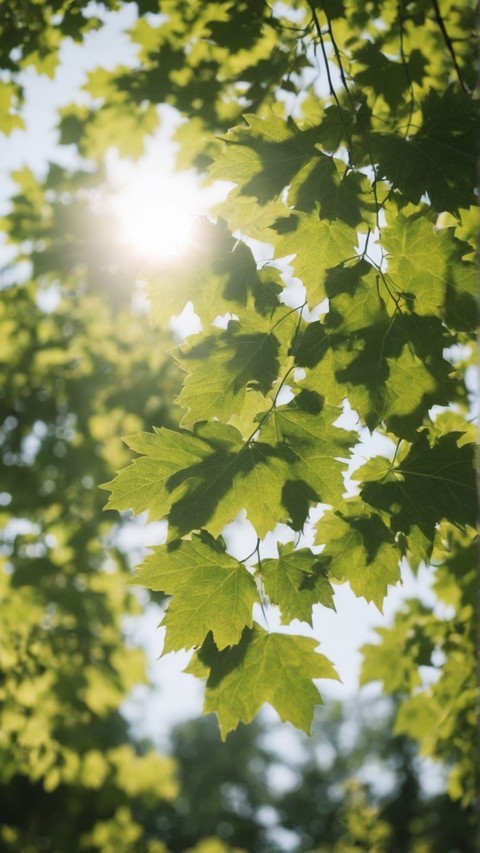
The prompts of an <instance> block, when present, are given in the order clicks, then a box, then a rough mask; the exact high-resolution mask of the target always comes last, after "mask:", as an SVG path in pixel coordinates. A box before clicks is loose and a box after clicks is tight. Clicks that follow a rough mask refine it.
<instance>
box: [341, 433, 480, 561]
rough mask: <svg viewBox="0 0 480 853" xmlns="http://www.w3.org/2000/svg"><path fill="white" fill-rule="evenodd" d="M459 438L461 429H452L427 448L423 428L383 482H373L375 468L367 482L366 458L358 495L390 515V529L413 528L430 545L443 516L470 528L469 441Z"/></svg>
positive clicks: (471, 461) (471, 466)
mask: <svg viewBox="0 0 480 853" xmlns="http://www.w3.org/2000/svg"><path fill="white" fill-rule="evenodd" d="M462 438H463V433H461V432H451V433H449V434H447V435H441V436H439V437H437V440H436V441H434V443H433V445H432V446H430V443H429V440H428V432H427V431H426V430H423V431H422V432H421V433H420V435H419V436H418V437H417V440H416V441H415V443H413V444H412V445H411V446H410V447H409V448H408V452H407V453H406V455H405V458H404V459H402V460H401V462H400V463H399V464H398V465H395V466H394V467H393V468H392V469H391V472H390V476H389V477H388V479H386V480H383V481H382V480H378V472H377V470H376V468H375V469H374V472H375V473H374V475H375V480H372V481H370V476H369V472H370V466H371V465H375V464H376V463H375V460H371V461H370V462H367V463H366V464H365V465H363V466H362V467H361V468H360V469H358V470H357V471H356V472H355V477H356V478H357V477H358V479H362V480H363V481H364V483H363V487H362V491H361V495H362V497H363V499H364V500H365V501H366V502H367V503H369V504H370V505H371V506H373V507H376V508H377V509H379V510H380V511H382V512H385V513H388V514H389V515H390V517H391V527H392V530H393V531H394V532H397V531H402V532H404V533H406V534H407V535H408V534H409V532H410V530H412V528H415V527H416V526H418V527H419V528H420V530H421V531H422V532H423V533H424V535H425V536H426V537H427V539H428V541H429V542H430V543H433V533H434V529H435V526H436V524H437V523H438V522H439V521H441V519H442V518H446V519H448V520H449V521H451V522H453V523H454V524H455V523H458V524H469V525H471V526H472V527H475V524H476V484H475V468H474V459H473V451H474V445H473V444H470V443H467V444H463V443H462ZM433 495H435V500H433V499H432V496H433ZM431 547H432V546H430V550H431Z"/></svg>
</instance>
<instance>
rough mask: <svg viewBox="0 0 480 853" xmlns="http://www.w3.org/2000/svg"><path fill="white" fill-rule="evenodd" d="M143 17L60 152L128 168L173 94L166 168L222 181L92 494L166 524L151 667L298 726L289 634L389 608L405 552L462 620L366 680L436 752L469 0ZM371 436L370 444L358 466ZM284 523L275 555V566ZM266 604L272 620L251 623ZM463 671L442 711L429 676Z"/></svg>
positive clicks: (453, 554) (461, 245)
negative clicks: (270, 539) (400, 696)
mask: <svg viewBox="0 0 480 853" xmlns="http://www.w3.org/2000/svg"><path fill="white" fill-rule="evenodd" d="M146 11H151V10H150V9H148V10H147V9H146V7H145V8H140V7H139V18H138V20H137V22H136V24H135V26H134V27H133V29H132V30H131V33H130V37H131V39H132V42H133V44H134V45H135V46H136V48H137V50H138V60H137V63H136V65H135V66H134V67H133V68H130V67H125V68H117V69H114V70H112V71H105V70H104V69H102V70H97V71H95V72H92V73H91V74H90V76H89V79H88V82H87V84H86V87H85V88H86V93H87V94H89V95H90V98H91V100H90V102H89V103H88V102H87V99H86V98H84V99H83V101H82V104H80V105H78V104H74V105H70V106H69V107H67V108H65V109H64V110H63V112H62V116H61V121H60V131H61V138H62V141H63V142H64V143H67V144H68V143H71V142H75V144H76V145H77V147H78V149H79V151H80V152H81V153H82V154H83V155H84V156H86V157H91V158H101V157H102V156H103V154H104V153H105V151H106V150H107V149H108V148H109V146H111V145H112V144H115V145H116V146H117V147H118V149H119V151H120V153H122V154H125V155H128V156H133V157H137V156H139V155H140V154H141V151H142V150H143V145H144V141H145V137H146V136H147V135H148V134H149V133H151V132H152V131H153V129H154V128H155V127H156V126H157V123H158V111H157V106H158V105H159V104H168V105H170V106H171V107H173V108H175V109H176V110H177V111H178V112H179V114H180V115H181V116H183V117H184V118H186V119H187V121H186V122H183V123H182V124H180V126H179V128H178V130H177V131H176V142H177V144H178V148H179V152H178V160H179V164H180V166H189V165H191V164H194V165H196V166H197V167H199V168H202V169H205V168H206V167H208V168H209V175H210V178H209V179H210V180H212V181H216V180H223V181H228V182H229V183H230V184H231V185H232V189H231V191H230V193H229V195H228V197H227V198H226V200H225V201H224V202H223V203H222V204H220V205H219V206H218V210H217V211H216V219H215V221H213V220H212V221H210V220H209V221H205V222H203V223H202V224H201V225H199V227H198V229H197V231H196V234H195V238H194V240H193V243H192V245H191V247H189V249H188V251H187V252H185V255H184V257H183V258H182V259H181V260H180V261H177V260H175V261H172V262H171V263H169V264H163V265H160V266H159V267H158V268H157V269H155V270H154V271H152V274H151V275H150V276H149V282H148V283H149V295H150V300H151V316H152V321H153V324H154V325H155V326H156V327H158V328H159V329H165V328H167V327H168V325H169V321H170V318H171V317H172V315H178V314H180V313H181V312H182V310H183V309H184V308H185V306H186V305H187V304H188V303H190V302H191V303H192V305H193V308H194V310H195V312H196V314H197V315H198V317H199V318H200V321H201V326H202V332H201V333H199V334H198V335H196V336H195V337H193V338H192V339H190V341H188V342H187V343H185V344H183V345H182V346H181V347H179V348H178V350H177V351H176V353H175V359H176V361H177V363H178V366H179V368H180V369H181V370H182V371H183V375H184V381H183V387H182V390H181V392H180V394H179V396H178V398H177V403H178V406H179V407H180V408H181V412H182V414H181V421H180V426H179V428H173V429H169V428H166V427H161V428H155V429H154V430H153V431H152V432H144V433H141V434H137V435H134V436H130V437H129V438H127V444H128V446H129V447H130V448H131V449H132V451H134V452H135V453H136V454H137V457H136V458H135V459H134V461H132V463H131V464H130V466H129V467H127V468H125V469H124V470H122V471H121V472H120V473H119V474H118V476H117V477H116V478H115V479H114V480H113V481H112V483H111V484H110V486H109V488H110V490H111V493H112V494H111V498H110V500H109V504H108V505H109V507H110V508H112V509H117V510H120V511H125V510H133V511H134V512H135V513H141V512H148V514H149V517H150V518H151V519H165V520H166V521H167V522H168V537H167V541H166V543H165V544H164V545H162V546H159V547H158V548H156V549H155V550H154V552H153V554H152V555H151V556H149V557H148V558H147V560H146V562H145V563H144V564H143V566H141V567H140V568H139V570H138V572H137V574H136V576H135V582H138V583H141V584H143V585H145V586H146V587H148V588H150V589H153V590H159V591H161V592H162V593H164V594H165V595H168V596H171V601H170V604H169V607H168V610H167V614H166V617H165V620H164V625H165V630H166V639H165V651H172V650H178V649H182V648H185V649H194V650H195V654H194V657H193V659H192V662H191V664H190V671H192V672H193V673H195V674H196V675H198V676H199V677H203V678H205V679H206V699H205V709H206V710H207V711H215V712H216V714H217V716H218V719H219V722H220V726H221V729H222V732H223V734H224V735H225V734H226V733H227V732H228V731H229V730H231V729H232V728H234V727H235V726H236V725H237V724H238V722H239V721H243V722H248V721H250V720H251V719H252V718H253V717H254V715H255V714H256V713H257V711H258V709H259V708H260V706H261V705H262V704H263V702H269V703H270V704H272V705H273V706H274V707H275V708H276V709H277V711H278V712H279V714H280V716H281V717H282V719H284V720H290V721H291V722H293V723H294V724H295V725H297V726H300V727H301V728H304V729H305V730H307V731H308V730H309V727H310V723H311V719H312V715H313V711H314V706H315V704H316V703H318V702H319V701H320V694H319V693H318V690H317V688H316V687H315V686H314V684H313V681H312V680H315V679H322V678H335V671H334V668H333V666H332V664H331V663H330V662H329V661H328V660H327V659H326V658H325V657H324V656H323V655H322V654H321V653H319V652H318V651H317V649H316V644H315V642H314V641H313V640H312V639H309V638H308V637H306V636H304V635H303V633H304V632H303V631H302V632H300V631H299V629H298V621H300V622H303V623H306V624H307V625H308V624H311V623H312V614H313V612H316V613H321V608H323V607H326V608H332V607H333V604H334V591H335V588H336V586H337V585H338V584H341V583H346V582H348V583H349V584H350V586H351V588H352V590H353V592H354V593H355V594H356V595H357V596H362V597H364V598H365V599H366V600H367V601H372V602H374V603H375V604H376V606H377V607H378V608H381V607H382V602H383V600H384V598H385V596H386V595H387V593H388V587H389V586H391V585H395V584H396V583H398V582H399V581H400V579H401V562H402V560H405V559H406V560H408V561H409V564H410V565H411V567H412V568H413V569H416V568H417V567H418V566H419V565H420V564H421V563H427V564H429V565H431V566H432V568H431V571H432V574H434V575H435V584H436V585H437V589H438V595H439V598H440V599H445V600H447V601H448V604H449V606H450V607H451V608H453V610H454V612H455V617H454V619H453V622H455V625H457V628H458V630H457V631H456V633H455V632H453V633H452V632H451V631H450V629H449V628H448V624H449V623H447V620H445V619H444V620H442V619H441V618H440V617H438V616H437V615H436V614H435V613H429V614H428V615H425V614H424V615H423V616H422V618H418V619H417V616H416V610H415V607H416V605H414V604H411V605H406V607H407V610H406V614H407V615H406V616H399V617H398V620H397V622H396V623H395V626H392V628H391V630H390V629H388V630H387V629H385V635H384V637H383V638H382V642H381V644H380V646H379V647H378V648H377V647H372V648H373V649H374V651H372V650H371V649H370V650H367V655H366V664H365V670H364V677H365V679H367V678H368V679H370V680H372V679H373V680H375V679H379V680H383V681H384V683H385V687H386V689H390V688H391V687H392V685H393V688H392V689H394V690H395V691H397V690H400V691H403V692H405V693H406V694H407V696H408V697H409V698H407V701H406V703H405V704H403V705H402V706H401V708H402V709H403V710H401V711H400V715H399V722H398V725H399V726H400V728H401V730H402V731H406V732H409V733H411V734H412V735H413V736H415V737H419V739H420V740H422V739H423V737H424V733H427V734H428V738H429V741H428V743H429V746H428V750H429V752H430V754H432V755H444V754H445V749H446V747H445V744H446V740H447V734H448V733H447V730H446V729H445V728H444V727H443V728H442V726H440V725H439V727H438V731H437V735H433V734H432V732H431V730H430V731H429V732H427V729H428V728H429V725H427V724H425V726H424V727H423V728H422V726H419V725H417V724H416V723H415V715H414V712H413V710H412V708H413V707H414V706H415V707H416V706H417V705H419V704H420V703H422V702H424V705H422V708H423V711H422V713H423V719H424V720H427V717H428V720H432V719H436V717H435V715H437V716H438V714H439V713H440V712H439V708H440V707H442V703H443V698H442V696H443V693H442V691H444V692H448V690H450V687H452V693H451V701H452V705H451V709H450V717H449V719H450V720H451V721H452V725H454V724H455V722H456V723H457V724H458V726H462V727H463V726H464V725H467V723H468V725H469V726H470V725H471V720H472V708H474V706H475V700H474V693H475V691H474V690H473V688H472V687H471V685H472V683H473V680H474V670H475V665H474V657H473V655H472V654H471V648H472V646H473V644H472V636H473V633H472V632H473V630H474V627H473V623H474V618H473V616H474V608H473V604H472V600H471V596H472V591H471V587H470V586H468V584H466V581H465V578H468V577H469V576H470V574H469V573H470V572H471V560H472V554H473V548H472V541H473V538H474V525H475V521H476V490H475V478H474V466H473V446H474V436H472V428H471V424H470V423H469V421H470V419H471V410H470V405H471V404H470V396H469V395H470V384H469V370H470V366H471V364H472V359H473V351H474V340H475V339H474V325H475V317H476V299H475V280H476V276H475V266H474V260H473V254H474V250H475V228H476V225H475V222H476V213H475V207H474V205H475V181H476V176H475V170H476V150H475V142H474V140H475V137H476V97H475V94H474V89H475V62H474V50H475V48H474V40H473V33H474V8H473V3H471V2H466V3H465V2H462V3H460V2H457V0H442V2H441V3H440V2H439V0H409V2H407V3H397V2H394V0H374V2H372V3H369V4H358V3H356V2H350V0H290V2H287V3H282V4H278V6H277V5H273V6H271V7H270V6H269V5H267V4H258V3H257V2H252V0H241V2H237V3H232V2H231V1H230V0H221V2H216V3H191V2H186V0H185V2H173V0H162V2H161V3H160V4H159V6H158V11H160V13H161V14H160V15H159V16H158V17H151V16H149V15H145V14H144V13H145V12H146ZM252 241H253V242H252ZM255 241H260V242H261V243H262V244H264V247H265V246H266V247H268V252H269V253H270V257H271V261H270V262H269V263H264V262H262V263H259V262H257V260H256V254H255V250H254V249H255V247H256V246H257V245H258V242H255ZM292 279H294V281H296V283H297V286H296V287H295V288H294V289H292V287H291V282H292ZM292 293H295V294H298V293H300V294H301V295H300V296H299V297H298V299H297V301H296V302H294V301H292V300H293V296H292ZM220 319H221V322H220ZM345 412H349V413H350V418H349V423H350V424H353V427H350V428H345V427H344V426H342V425H341V423H342V421H340V422H339V419H340V418H341V416H342V414H344V413H345ZM365 431H369V432H370V433H374V434H375V435H378V436H379V438H381V442H379V447H380V448H381V450H380V451H379V453H378V454H377V455H376V456H374V457H373V458H369V459H361V458H360V456H359V453H361V447H360V443H361V439H362V436H363V435H364V434H365ZM383 448H387V449H386V450H383ZM347 474H348V476H349V477H350V478H351V479H352V480H353V481H354V484H355V485H354V487H353V488H352V487H351V486H350V488H349V489H346V478H347ZM319 505H321V506H322V508H323V513H322V514H321V517H320V520H319V521H318V522H317V523H316V525H315V530H314V538H313V539H312V541H311V543H305V541H302V537H301V534H302V533H303V532H304V531H305V526H306V525H307V523H309V522H310V523H311V522H312V519H313V517H315V518H318V511H317V512H316V513H315V515H314V516H312V510H314V509H315V508H317V507H318V506H319ZM241 512H243V513H245V514H246V517H247V519H248V521H249V522H250V524H251V525H252V526H253V528H254V529H255V531H256V535H257V547H256V549H255V552H254V553H253V554H250V555H248V554H245V555H244V558H243V559H237V558H236V557H234V556H233V555H232V554H231V553H229V550H228V547H227V545H226V543H225V541H224V539H223V538H222V531H223V530H224V528H225V527H226V525H228V524H230V523H231V522H232V521H233V520H234V519H236V518H237V516H238V515H239V513H241ZM278 524H282V525H286V526H287V527H288V528H289V529H290V534H289V538H290V542H289V544H286V545H278V553H277V556H276V557H272V556H271V555H270V556H268V557H267V555H266V554H265V550H264V545H263V540H264V539H265V537H266V536H267V534H270V533H272V532H273V533H274V532H275V529H276V527H277V525H278ZM287 538H288V537H287ZM452 543H454V544H452ZM433 566H435V569H434V568H433ZM459 567H462V569H461V570H460V568H459ZM440 588H441V591H440ZM269 606H276V607H277V608H278V609H279V611H280V614H281V620H282V623H283V625H284V626H286V627H285V630H283V629H282V630H280V631H277V632H269V631H268V630H266V629H265V627H264V623H263V617H262V610H263V611H266V610H267V609H268V607H269ZM455 620H456V621H455ZM453 622H452V624H453ZM407 625H408V626H409V627H408V628H407V627H406V626H407ZM459 626H460V627H459ZM412 631H413V635H414V637H415V638H416V640H415V642H417V641H418V649H419V651H418V653H417V651H416V649H417V646H416V645H415V642H414V640H413V639H412V636H413V635H412V634H411V632H412ZM392 632H393V633H392ZM402 632H403V633H402ZM458 632H460V636H461V637H462V642H458V641H457V639H456V638H457V636H458ZM399 633H400V634H401V635H402V637H403V638H404V642H405V644H406V645H405V647H404V648H405V651H403V652H402V647H401V643H400V641H398V643H397V642H396V641H394V639H393V638H394V637H396V636H397V634H399ZM402 642H403V640H402ZM439 647H441V648H442V650H443V652H444V655H445V656H446V660H447V663H446V664H445V667H444V669H443V673H444V675H442V677H441V679H440V680H439V681H438V684H437V685H436V686H434V687H432V686H430V687H428V688H426V687H424V685H423V682H422V681H421V678H420V675H419V667H423V666H430V665H431V666H433V665H434V660H435V652H436V651H438V648H439ZM452 656H453V657H452ZM458 656H461V659H462V666H461V667H460V664H458V667H457V666H456V664H454V663H453V662H452V661H453V660H455V661H457V662H458V661H459V657H458ZM407 664H408V667H410V669H409V672H408V673H405V677H403V675H400V674H399V673H401V672H403V669H402V667H403V668H404V667H405V666H406V665H407ZM410 670H411V671H410ZM460 671H461V672H462V673H463V675H462V678H464V680H463V681H462V690H463V685H467V684H468V685H470V686H469V687H468V689H466V688H465V691H464V692H462V697H463V698H462V702H460V701H459V697H458V690H459V689H460V687H459V686H458V684H457V687H455V688H454V689H453V681H452V682H451V684H450V681H449V678H450V675H449V673H456V674H457V675H458V673H460ZM394 672H396V673H397V676H395V675H394ZM459 677H460V676H459ZM451 678H452V679H453V674H452V676H451ZM385 679H386V681H385ZM419 679H420V680H419ZM453 680H454V679H453ZM449 685H450V686H449ZM412 690H416V691H417V693H416V694H415V695H414V696H410V693H411V691H412ZM418 691H420V692H418ZM409 703H410V704H409ZM412 703H413V705H412ZM472 703H473V704H472ZM408 709H410V710H408ZM442 719H443V718H442ZM422 742H423V740H422ZM455 743H456V742H455ZM463 743H465V740H464V741H463ZM448 758H449V760H451V761H454V762H455V761H459V762H460V764H459V765H458V766H459V767H460V766H461V768H462V769H461V771H460V770H458V769H457V771H455V772H457V776H456V777H455V779H457V782H456V783H455V782H452V786H453V787H452V790H454V793H455V795H456V796H463V794H462V793H461V791H466V790H471V780H472V778H473V776H472V774H473V772H474V771H473V769H472V762H471V760H470V763H469V761H468V756H467V754H466V751H465V750H464V749H463V747H462V746H461V745H459V746H455V745H454V746H452V748H451V751H450V752H449V753H448ZM467 780H470V782H468V781H467ZM455 784H456V785H457V787H456V788H455ZM469 785H470V787H469Z"/></svg>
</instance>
